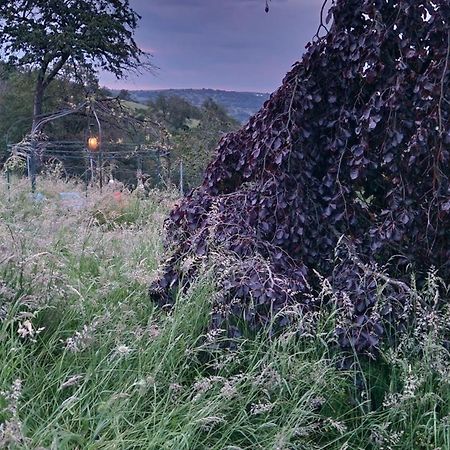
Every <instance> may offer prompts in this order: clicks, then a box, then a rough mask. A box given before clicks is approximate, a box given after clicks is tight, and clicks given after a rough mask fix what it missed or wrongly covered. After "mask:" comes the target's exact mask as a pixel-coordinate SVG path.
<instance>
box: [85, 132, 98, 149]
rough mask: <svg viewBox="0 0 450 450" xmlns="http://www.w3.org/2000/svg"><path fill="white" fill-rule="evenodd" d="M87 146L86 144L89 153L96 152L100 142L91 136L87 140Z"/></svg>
mask: <svg viewBox="0 0 450 450" xmlns="http://www.w3.org/2000/svg"><path fill="white" fill-rule="evenodd" d="M87 144H88V149H89V150H90V151H91V152H96V151H97V150H98V149H99V147H100V142H99V140H98V138H97V137H95V136H91V137H90V138H89V139H88V142H87Z"/></svg>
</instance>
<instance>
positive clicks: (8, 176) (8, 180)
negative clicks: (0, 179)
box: [5, 166, 11, 201]
mask: <svg viewBox="0 0 450 450" xmlns="http://www.w3.org/2000/svg"><path fill="white" fill-rule="evenodd" d="M5 175H6V187H7V189H8V201H11V176H10V173H9V167H8V166H6V172H5Z"/></svg>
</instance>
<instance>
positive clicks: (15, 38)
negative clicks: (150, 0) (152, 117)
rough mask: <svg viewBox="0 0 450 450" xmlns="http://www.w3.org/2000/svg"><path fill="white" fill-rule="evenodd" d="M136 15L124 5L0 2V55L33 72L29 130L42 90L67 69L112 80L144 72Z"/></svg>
mask: <svg viewBox="0 0 450 450" xmlns="http://www.w3.org/2000/svg"><path fill="white" fill-rule="evenodd" d="M139 18H140V16H139V15H138V14H137V13H136V12H135V11H134V10H133V9H132V8H131V7H130V4H129V1H128V0H36V1H29V0H0V51H1V54H2V55H3V59H4V60H6V61H7V62H9V63H11V64H14V65H17V66H21V67H25V68H29V69H32V70H35V71H36V74H37V77H36V83H35V92H34V106H33V129H34V127H35V126H36V120H37V118H38V117H39V116H40V115H41V114H42V113H43V99H44V93H45V90H46V89H47V88H48V86H49V85H50V83H52V81H53V80H54V79H55V78H56V77H57V76H58V75H59V74H60V73H61V71H62V70H63V68H64V67H66V66H67V65H71V67H72V68H73V71H74V72H73V74H74V76H75V77H76V76H78V75H79V74H80V73H82V72H83V70H86V69H87V70H88V71H90V72H93V71H97V70H99V69H101V70H106V71H109V72H111V73H113V74H114V75H115V76H117V77H118V78H121V77H123V76H124V75H125V74H126V72H127V71H129V70H139V69H140V68H149V67H150V64H149V61H148V55H147V54H146V53H145V52H143V51H142V50H140V49H139V47H138V46H137V44H136V42H135V40H134V32H135V29H136V26H137V23H138V20H139Z"/></svg>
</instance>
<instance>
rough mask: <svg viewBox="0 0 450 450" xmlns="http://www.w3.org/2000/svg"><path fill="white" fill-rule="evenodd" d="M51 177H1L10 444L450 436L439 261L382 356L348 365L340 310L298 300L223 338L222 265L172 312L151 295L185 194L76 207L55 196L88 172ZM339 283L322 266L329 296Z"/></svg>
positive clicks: (2, 345) (1, 310)
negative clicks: (285, 317)
mask: <svg viewBox="0 0 450 450" xmlns="http://www.w3.org/2000/svg"><path fill="white" fill-rule="evenodd" d="M39 186H41V187H43V193H44V194H45V197H46V198H47V200H44V201H39V198H36V200H32V197H31V196H30V194H29V189H28V183H27V182H26V180H24V181H20V180H19V181H15V184H14V185H13V186H12V188H11V190H10V191H8V190H7V188H6V185H5V183H4V181H3V180H2V181H1V184H0V358H1V361H2V364H1V365H0V391H1V396H0V447H1V448H10V449H27V450H31V449H33V450H37V449H40V450H43V449H55V448H57V449H58V450H59V449H61V450H64V449H76V448H78V449H92V450H93V449H113V448H114V449H124V450H130V449H143V450H144V449H145V450H151V449H155V450H159V449H168V450H169V449H170V450H172V449H173V450H193V449H195V450H202V449H204V450H224V449H227V450H238V449H246V450H255V449H264V450H266V449H267V450H272V449H273V450H275V449H279V450H281V449H283V450H288V449H290V450H291V449H299V450H300V449H302V450H305V449H308V450H309V449H311V450H312V449H317V450H318V449H336V450H344V449H352V450H359V449H360V450H363V449H364V450H367V449H374V450H375V449H377V450H378V449H385V450H387V449H404V450H410V449H417V450H436V449H438V448H440V449H442V450H444V449H447V448H449V447H450V426H449V423H450V422H449V416H450V395H449V393H450V389H449V380H450V364H449V361H450V358H449V352H448V341H446V340H445V336H444V334H443V327H444V325H445V324H446V323H448V321H449V319H450V316H449V313H448V310H447V312H446V314H445V315H443V314H441V313H439V314H438V313H437V311H436V305H437V304H438V303H439V295H440V294H439V292H440V291H441V290H442V288H439V286H440V285H441V284H442V282H441V281H440V280H439V279H438V278H437V277H436V275H435V273H433V272H431V273H430V274H429V276H428V282H427V284H426V285H425V286H424V287H423V289H422V290H420V291H418V292H416V295H417V297H416V298H417V299H418V298H420V299H421V301H420V302H412V303H411V307H412V308H415V309H414V314H415V316H416V318H417V326H416V327H415V328H412V329H408V330H404V332H403V333H401V339H400V342H399V345H398V346H397V348H396V349H395V350H393V349H390V350H383V351H382V352H381V354H380V357H379V358H378V359H377V360H376V361H374V360H371V359H364V358H359V357H356V358H355V360H354V364H353V365H352V366H351V367H349V368H347V369H345V370H344V369H342V368H339V367H338V366H339V362H340V361H341V357H340V356H339V355H338V354H334V353H333V351H332V350H331V349H332V348H333V343H334V341H335V340H336V334H335V333H334V330H335V328H336V325H337V324H338V323H339V320H340V318H342V317H344V316H345V314H347V313H348V311H346V310H345V309H343V308H337V309H336V310H335V312H334V313H332V314H328V313H327V312H326V310H325V309H323V310H318V311H317V312H316V313H315V315H302V314H301V310H295V309H292V308H286V309H285V311H284V312H285V313H286V314H289V315H292V316H294V317H295V318H296V319H295V321H294V322H293V323H292V324H291V325H290V326H288V327H287V328H285V329H284V331H283V333H282V334H280V335H279V336H278V338H277V339H272V338H271V337H270V328H268V329H267V330H266V331H260V332H258V333H256V334H253V335H251V336H248V337H246V338H244V337H241V338H235V339H234V340H233V344H234V349H229V348H223V347H227V346H224V345H222V344H223V340H224V339H226V338H224V337H220V336H219V335H218V334H217V333H214V332H210V331H208V322H209V315H210V312H211V310H212V308H213V304H214V303H215V298H216V296H217V295H219V294H220V292H218V291H217V286H216V285H215V280H216V278H217V274H216V273H215V272H214V271H213V270H212V268H211V267H208V266H206V265H205V267H204V268H203V270H202V275H201V278H200V279H199V280H198V281H197V282H196V283H195V284H193V285H191V286H190V288H189V289H187V290H186V291H185V292H184V293H179V296H178V298H177V302H176V306H175V308H174V309H173V310H171V311H164V310H162V309H159V308H156V307H155V306H154V305H153V304H152V303H151V302H149V301H148V297H147V286H148V283H149V282H150V281H151V278H153V277H155V275H156V271H157V268H158V264H159V261H160V259H161V258H162V253H163V250H162V235H163V229H162V222H163V219H164V217H165V216H166V213H167V211H168V210H169V209H170V208H172V205H173V202H174V200H175V197H174V194H172V193H170V192H169V193H168V192H152V193H151V195H150V196H149V197H147V198H144V199H139V198H138V197H137V196H135V195H134V194H133V193H126V192H124V193H122V195H121V196H118V195H114V193H112V192H108V191H104V193H103V194H100V193H99V192H96V191H94V190H92V191H90V192H89V193H88V196H87V198H86V205H85V206H84V207H83V208H81V209H73V205H71V204H70V203H69V204H67V203H61V202H60V200H58V198H59V196H58V194H59V192H62V191H71V192H73V191H77V190H78V189H79V188H78V187H77V185H73V184H64V183H61V182H58V181H55V180H48V181H46V180H44V179H40V180H39ZM80 193H81V194H84V193H83V191H80ZM8 199H9V200H8ZM99 211H101V212H102V214H101V217H102V219H101V220H100V221H98V220H97V219H96V218H97V217H98V216H99ZM125 217H126V220H124V218H125ZM328 290H329V286H328V284H327V283H326V281H325V280H322V289H321V291H322V293H321V294H320V295H319V296H318V298H317V302H318V303H320V302H321V301H322V299H323V298H324V296H326V295H327V292H328ZM422 305H426V306H427V307H426V308H425V309H422Z"/></svg>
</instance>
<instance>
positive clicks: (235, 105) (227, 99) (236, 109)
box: [113, 89, 269, 123]
mask: <svg viewBox="0 0 450 450" xmlns="http://www.w3.org/2000/svg"><path fill="white" fill-rule="evenodd" d="M113 92H114V93H116V91H113ZM117 92H118V91H117ZM129 92H130V94H131V97H132V99H133V100H134V101H136V102H139V103H147V102H148V101H149V100H155V99H156V98H157V97H158V96H160V95H161V94H164V95H167V96H174V95H175V96H178V97H181V98H184V99H185V100H187V101H188V102H190V103H192V104H193V105H195V106H201V105H202V104H203V102H204V101H205V100H206V99H208V98H211V99H212V100H214V101H215V102H216V103H218V104H219V105H222V106H223V107H224V108H225V109H226V110H227V112H228V113H229V114H230V115H231V116H232V117H234V118H235V119H236V120H238V121H239V122H241V123H243V122H246V121H247V120H248V118H249V117H250V116H252V115H253V114H255V113H256V112H257V111H258V110H259V109H260V108H261V106H262V105H263V103H264V102H265V101H266V100H267V99H268V98H269V94H267V93H260V92H236V91H221V90H216V89H164V90H152V91H129Z"/></svg>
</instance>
